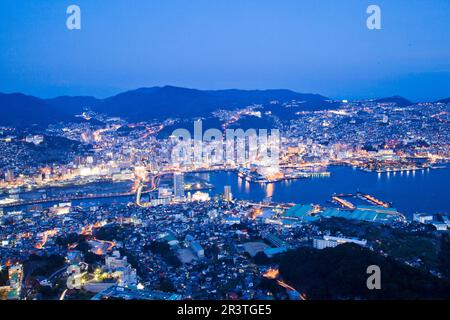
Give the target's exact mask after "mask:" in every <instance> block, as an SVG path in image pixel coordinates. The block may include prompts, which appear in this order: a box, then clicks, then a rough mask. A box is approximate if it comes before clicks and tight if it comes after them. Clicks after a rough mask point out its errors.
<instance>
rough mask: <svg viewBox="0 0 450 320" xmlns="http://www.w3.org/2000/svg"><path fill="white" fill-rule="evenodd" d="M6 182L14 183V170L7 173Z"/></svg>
mask: <svg viewBox="0 0 450 320" xmlns="http://www.w3.org/2000/svg"><path fill="white" fill-rule="evenodd" d="M5 180H6V181H7V182H12V181H14V171H12V170H7V171H6V173H5Z"/></svg>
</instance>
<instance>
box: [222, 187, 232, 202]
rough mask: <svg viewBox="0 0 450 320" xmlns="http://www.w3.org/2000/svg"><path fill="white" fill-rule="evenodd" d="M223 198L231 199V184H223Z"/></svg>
mask: <svg viewBox="0 0 450 320" xmlns="http://www.w3.org/2000/svg"><path fill="white" fill-rule="evenodd" d="M223 199H224V200H225V201H232V200H233V194H232V193H231V186H225V187H224V188H223Z"/></svg>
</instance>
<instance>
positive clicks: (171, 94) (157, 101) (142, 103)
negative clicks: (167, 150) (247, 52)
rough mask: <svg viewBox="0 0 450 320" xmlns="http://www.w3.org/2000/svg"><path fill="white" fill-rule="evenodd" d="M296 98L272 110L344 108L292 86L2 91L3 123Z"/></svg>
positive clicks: (181, 112)
mask: <svg viewBox="0 0 450 320" xmlns="http://www.w3.org/2000/svg"><path fill="white" fill-rule="evenodd" d="M274 100H276V101H279V102H282V103H283V102H289V101H292V100H295V101H296V102H297V104H296V105H295V107H293V108H282V107H281V106H280V107H279V106H276V107H271V110H270V111H271V112H272V113H273V114H276V115H277V116H280V117H282V118H284V117H293V116H295V113H296V112H298V111H317V110H327V109H333V108H336V107H338V106H339V103H337V102H336V101H330V100H329V99H328V98H327V97H324V96H322V95H319V94H311V93H298V92H295V91H292V90H286V89H269V90H239V89H228V90H198V89H189V88H181V87H174V86H164V87H150V88H139V89H136V90H130V91H126V92H122V93H119V94H117V95H114V96H111V97H108V98H105V99H97V98H95V97H91V96H61V97H56V98H52V99H41V98H37V97H33V96H29V95H24V94H21V93H11V94H0V125H15V126H20V125H22V126H29V125H33V124H37V125H48V124H50V123H55V122H59V121H74V120H76V119H75V117H74V115H75V114H79V113H81V112H82V111H83V109H84V108H86V107H89V108H90V109H91V110H93V111H96V112H101V113H106V114H108V115H111V116H119V117H122V118H125V119H127V120H129V121H145V120H151V119H166V118H170V117H171V118H189V117H206V116H209V115H211V113H212V112H213V111H216V110H218V109H235V108H239V107H245V106H248V105H252V104H269V102H271V101H274ZM374 101H376V102H380V103H383V102H394V103H396V104H398V105H399V106H408V105H411V104H413V103H412V102H411V101H409V100H407V99H405V98H402V97H399V96H393V97H388V98H381V99H377V100H374Z"/></svg>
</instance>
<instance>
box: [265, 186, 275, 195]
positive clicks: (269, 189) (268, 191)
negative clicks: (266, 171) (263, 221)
mask: <svg viewBox="0 0 450 320" xmlns="http://www.w3.org/2000/svg"><path fill="white" fill-rule="evenodd" d="M274 189H275V184H274V183H269V184H267V186H266V198H272V197H273V191H274Z"/></svg>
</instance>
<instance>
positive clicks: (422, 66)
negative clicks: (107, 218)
mask: <svg viewBox="0 0 450 320" xmlns="http://www.w3.org/2000/svg"><path fill="white" fill-rule="evenodd" d="M71 4H77V5H79V6H80V8H81V14H82V17H81V23H82V29H81V30H72V31H70V30H68V29H67V28H66V19H67V17H68V15H67V14H66V9H67V7H68V6H69V5H71ZM370 4H377V5H379V6H380V7H381V10H382V30H368V29H367V28H366V19H367V17H368V15H367V14H366V9H367V7H368V5H370ZM166 84H170V85H176V86H185V87H192V88H199V89H222V88H242V89H265V88H287V89H293V90H296V91H299V92H314V93H321V94H323V95H326V96H329V97H335V98H363V97H375V96H387V95H394V94H400V95H403V96H405V97H407V98H409V99H412V100H419V99H421V100H433V99H438V98H444V97H449V96H450V1H449V0H371V1H366V0H127V1H125V0H70V1H69V0H39V1H38V0H1V1H0V92H17V91H20V92H24V93H28V94H33V95H37V96H41V97H52V96H57V95H65V94H70V95H95V96H97V97H105V96H108V95H111V94H115V93H118V92H119V91H121V90H127V89H134V88H137V87H143V86H155V85H166Z"/></svg>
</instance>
